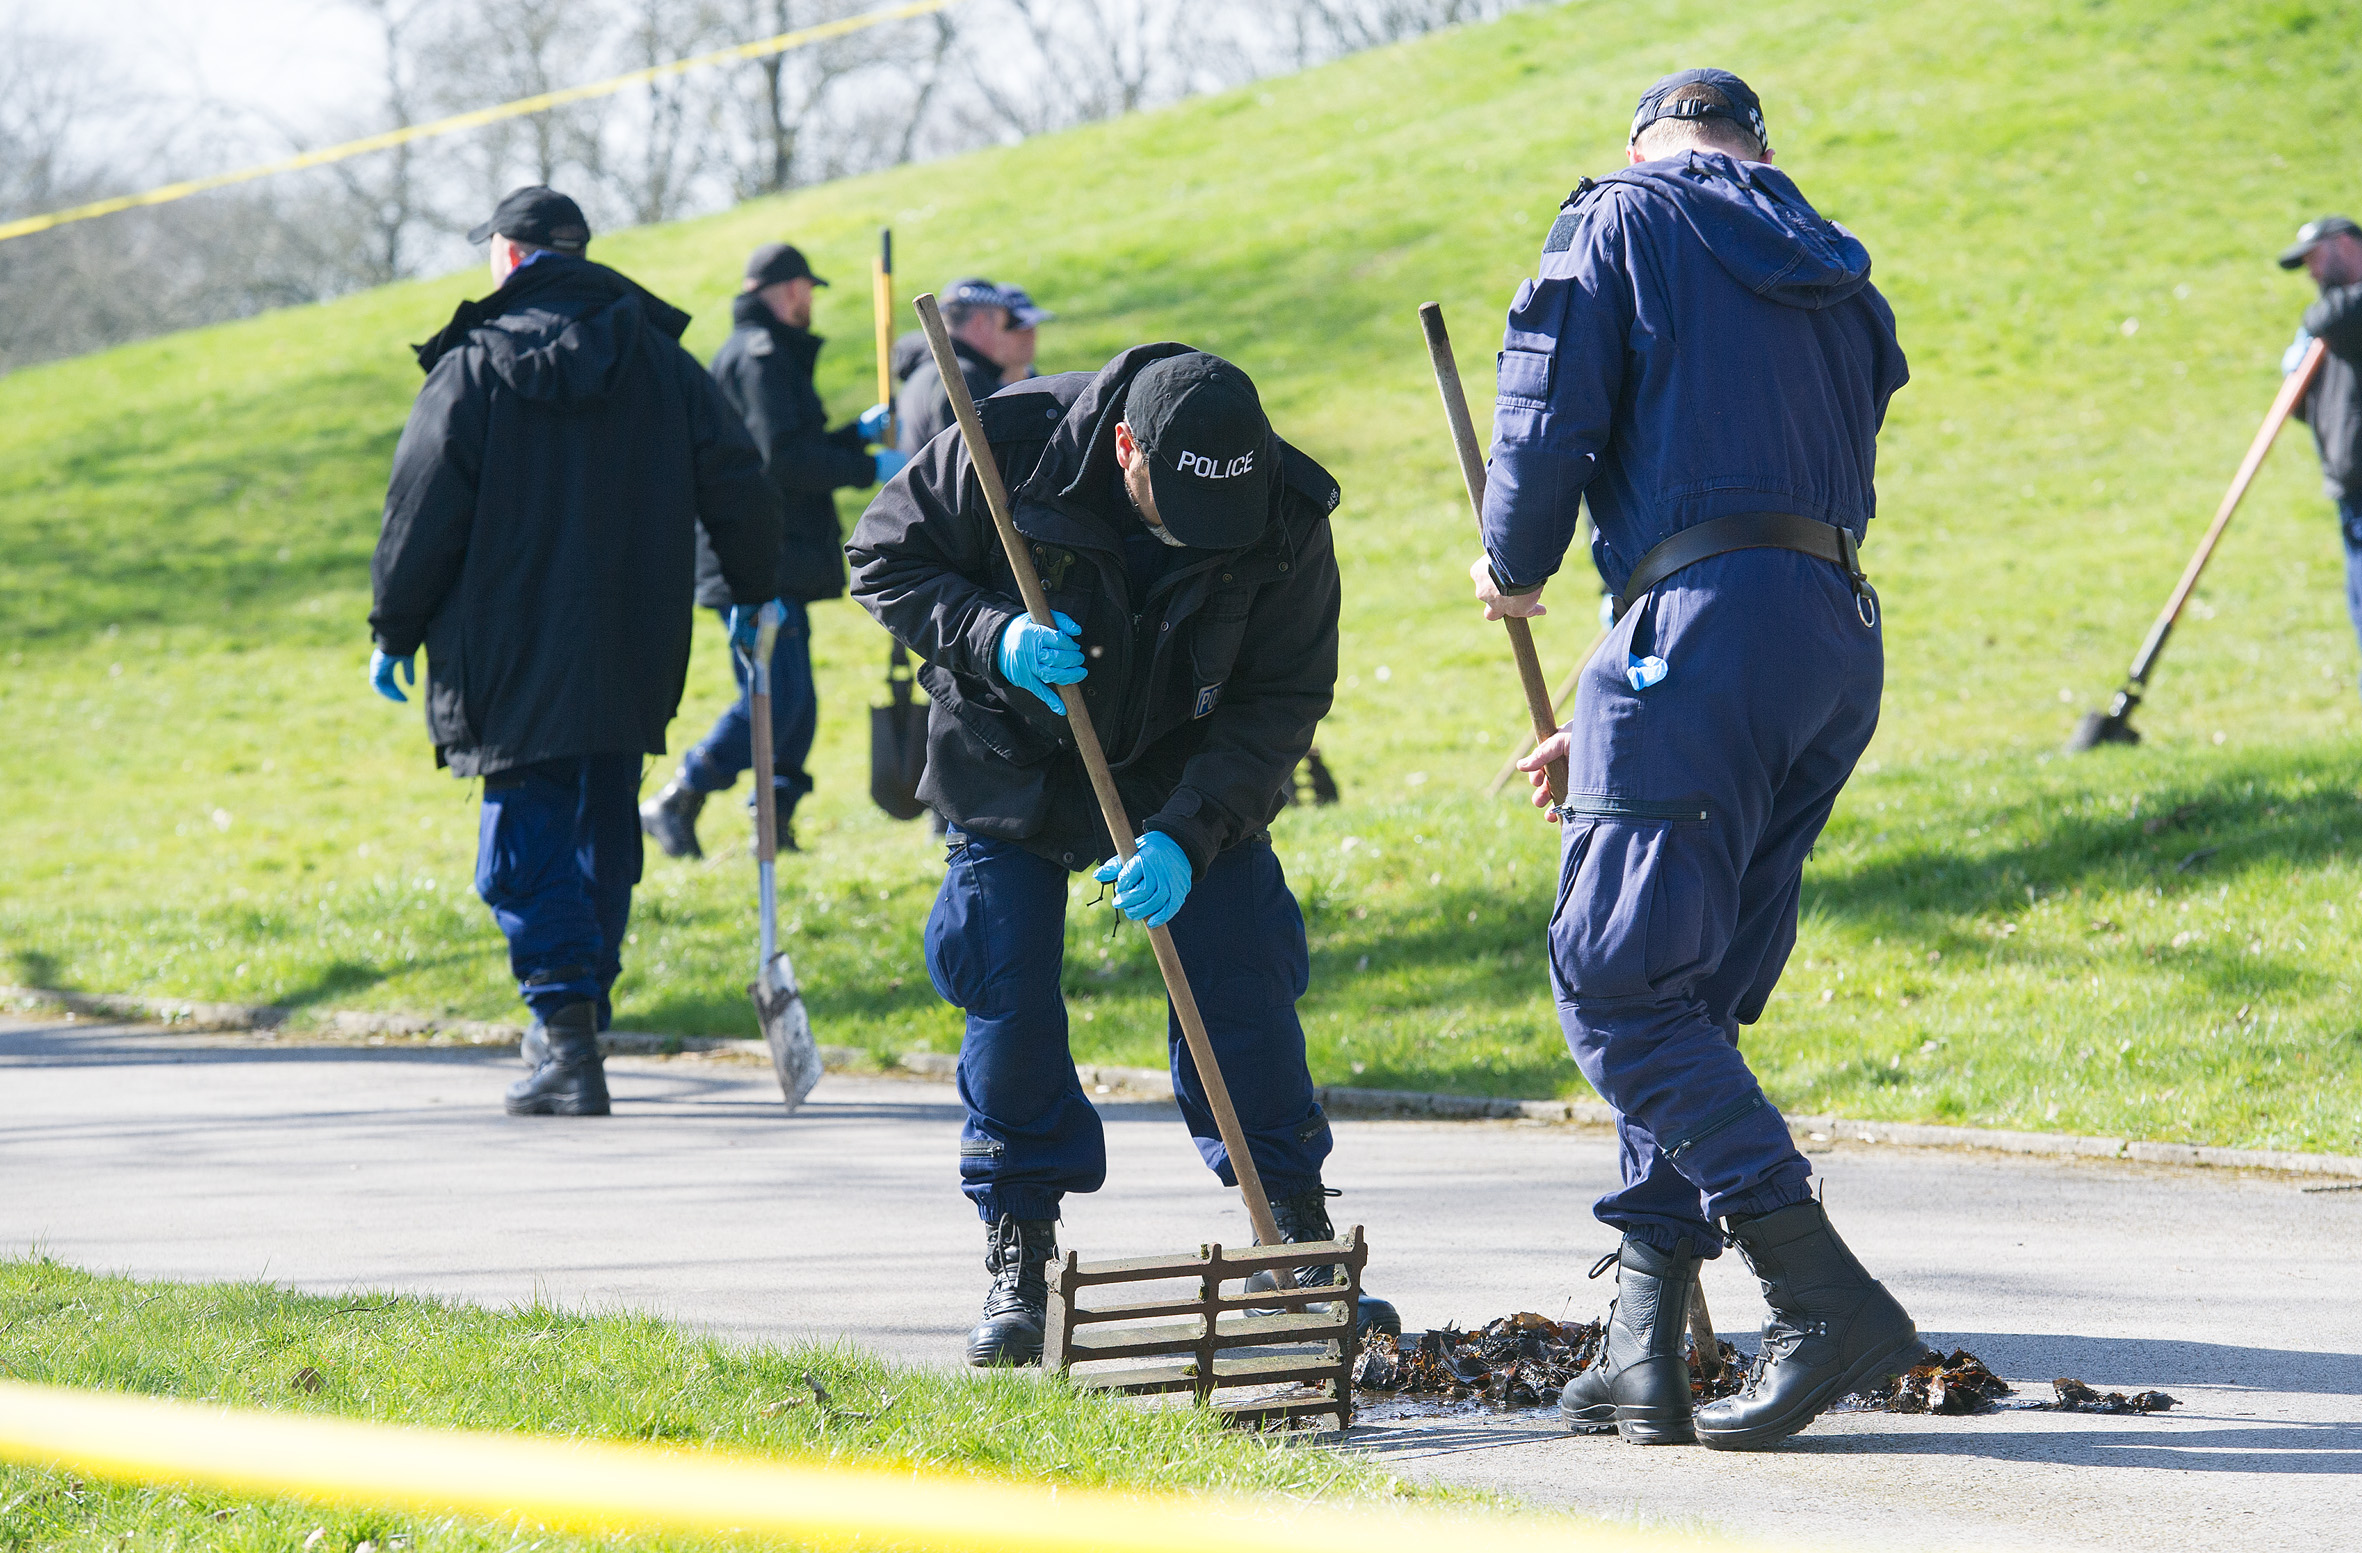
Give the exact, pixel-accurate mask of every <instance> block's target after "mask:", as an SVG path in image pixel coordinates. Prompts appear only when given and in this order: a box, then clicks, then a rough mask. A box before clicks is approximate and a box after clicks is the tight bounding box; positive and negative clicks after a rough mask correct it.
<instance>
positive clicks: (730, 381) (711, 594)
mask: <svg viewBox="0 0 2362 1553" xmlns="http://www.w3.org/2000/svg"><path fill="white" fill-rule="evenodd" d="M730 317H731V319H732V321H733V322H735V323H736V324H737V325H738V327H737V328H736V329H735V330H733V331H731V334H730V338H728V339H726V340H724V341H723V342H722V348H721V349H720V350H718V351H716V352H714V365H713V374H714V381H715V382H716V383H719V384H720V385H721V388H722V397H724V398H725V399H728V400H729V401H730V404H731V407H732V408H734V409H735V410H736V411H737V412H738V418H739V419H740V420H742V421H744V422H745V423H746V429H747V432H748V434H749V435H751V436H752V437H753V438H754V439H755V447H756V449H757V450H758V451H760V452H761V453H762V455H763V473H765V474H766V475H768V476H770V477H771V485H772V488H773V489H774V490H776V491H778V492H779V505H780V534H779V567H778V572H779V575H778V580H777V592H778V595H779V597H781V598H788V599H804V600H807V601H809V600H812V599H833V598H835V597H836V596H837V595H838V594H840V593H842V592H844V591H845V530H844V527H843V525H842V524H840V523H839V522H838V521H837V504H836V497H835V496H834V495H833V494H832V493H833V492H835V491H838V490H841V489H843V488H845V487H847V486H852V487H856V488H858V487H860V486H864V485H869V484H871V483H872V482H874V481H875V480H876V479H877V460H875V459H873V458H871V457H870V456H869V454H868V453H866V452H864V451H863V449H862V442H861V431H860V429H859V428H858V427H856V426H840V427H838V428H837V429H836V430H835V431H830V430H829V429H828V408H827V406H825V405H823V404H822V403H821V402H820V390H818V389H817V388H814V387H813V386H812V368H813V366H814V364H815V363H817V362H818V361H819V360H820V347H821V346H822V345H823V344H825V343H826V342H825V341H824V340H822V339H821V338H820V336H819V335H817V334H814V333H813V332H812V331H811V330H809V329H798V328H796V327H795V326H794V325H793V324H783V323H781V322H780V321H779V317H778V315H777V314H775V313H773V312H772V311H771V309H770V308H768V307H766V306H765V305H764V304H763V299H762V298H761V297H758V296H756V295H755V294H754V293H752V292H743V293H741V294H740V295H739V297H738V299H737V300H736V301H734V302H732V303H731V304H730ZM697 602H698V603H700V604H703V605H705V606H706V607H707V608H709V609H719V608H721V607H723V606H724V605H727V604H730V603H732V602H734V601H733V600H732V598H731V596H730V585H729V584H728V582H726V581H725V580H724V578H723V573H722V565H721V562H720V560H719V559H718V558H717V557H716V556H715V554H714V550H713V547H712V546H711V545H709V544H706V543H705V542H704V541H702V540H700V541H699V542H698V546H697Z"/></svg>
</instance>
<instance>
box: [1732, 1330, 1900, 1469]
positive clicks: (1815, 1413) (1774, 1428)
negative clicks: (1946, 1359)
mask: <svg viewBox="0 0 2362 1553" xmlns="http://www.w3.org/2000/svg"><path fill="white" fill-rule="evenodd" d="M1926 1349H1927V1345H1926V1344H1925V1343H1922V1342H1921V1341H1920V1340H1919V1328H1918V1327H1917V1326H1910V1327H1908V1328H1907V1329H1906V1330H1905V1331H1904V1334H1903V1335H1902V1336H1901V1337H1900V1338H1897V1339H1896V1340H1895V1341H1894V1342H1893V1343H1892V1344H1890V1345H1889V1346H1887V1347H1885V1348H1881V1349H1876V1350H1873V1351H1872V1352H1871V1353H1869V1354H1867V1355H1865V1356H1863V1357H1862V1358H1859V1359H1856V1360H1855V1361H1854V1362H1853V1363H1852V1364H1850V1365H1848V1366H1847V1367H1846V1368H1845V1369H1844V1370H1842V1371H1840V1372H1839V1373H1838V1374H1837V1375H1835V1376H1834V1377H1832V1378H1831V1379H1829V1380H1826V1381H1824V1382H1822V1383H1821V1384H1820V1385H1818V1386H1816V1387H1814V1388H1813V1389H1812V1390H1811V1391H1808V1392H1806V1393H1805V1395H1804V1398H1803V1400H1802V1401H1800V1402H1799V1403H1797V1405H1796V1406H1794V1407H1792V1408H1790V1409H1789V1410H1788V1411H1787V1412H1785V1413H1782V1414H1781V1415H1780V1416H1779V1417H1777V1418H1775V1419H1773V1420H1771V1421H1770V1422H1769V1423H1761V1424H1752V1425H1750V1426H1748V1427H1747V1428H1744V1429H1723V1430H1715V1429H1710V1428H1706V1427H1703V1426H1701V1427H1699V1428H1698V1430H1697V1436H1698V1443H1699V1444H1700V1445H1703V1446H1705V1447H1707V1448H1708V1449H1709V1450H1718V1451H1759V1450H1762V1449H1763V1448H1765V1447H1766V1446H1770V1445H1777V1444H1779V1443H1780V1441H1782V1440H1785V1439H1787V1438H1788V1437H1789V1436H1790V1435H1792V1434H1800V1433H1802V1432H1803V1430H1804V1428H1805V1426H1806V1425H1808V1424H1810V1423H1811V1422H1812V1421H1813V1420H1814V1419H1816V1418H1818V1417H1820V1416H1821V1415H1822V1414H1823V1413H1825V1412H1827V1411H1828V1410H1829V1404H1830V1403H1832V1402H1835V1401H1836V1400H1837V1399H1838V1398H1840V1397H1848V1396H1851V1395H1853V1394H1854V1393H1855V1392H1857V1391H1859V1390H1861V1389H1862V1388H1863V1387H1864V1386H1869V1385H1874V1384H1876V1383H1877V1382H1879V1381H1882V1380H1884V1379H1886V1378H1887V1377H1888V1376H1890V1375H1900V1374H1902V1373H1903V1371H1905V1370H1907V1369H1909V1368H1910V1367H1911V1366H1912V1364H1913V1363H1914V1362H1915V1361H1916V1360H1917V1359H1918V1358H1919V1356H1920V1354H1922V1353H1924V1352H1925V1351H1926Z"/></svg>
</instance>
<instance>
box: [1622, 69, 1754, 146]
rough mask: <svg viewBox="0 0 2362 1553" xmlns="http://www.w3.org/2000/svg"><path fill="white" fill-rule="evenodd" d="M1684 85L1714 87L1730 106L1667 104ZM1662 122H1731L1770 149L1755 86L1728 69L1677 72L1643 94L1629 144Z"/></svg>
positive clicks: (1629, 136)
mask: <svg viewBox="0 0 2362 1553" xmlns="http://www.w3.org/2000/svg"><path fill="white" fill-rule="evenodd" d="M1685 86H1711V87H1713V88H1714V89H1715V90H1716V91H1718V92H1720V93H1721V94H1722V95H1723V97H1724V99H1725V100H1726V101H1728V102H1729V104H1730V106H1729V107H1727V108H1725V107H1722V106H1720V105H1719V104H1716V103H1710V102H1697V101H1690V102H1677V103H1670V104H1669V103H1667V102H1666V101H1665V99H1666V98H1668V97H1670V96H1672V95H1673V94H1674V93H1675V92H1678V91H1680V90H1681V89H1682V88H1683V87H1685ZM1659 119H1728V120H1730V121H1731V122H1732V123H1733V124H1736V125H1738V126H1739V128H1741V129H1743V130H1745V131H1747V133H1749V134H1750V135H1753V136H1754V137H1755V143H1756V144H1757V145H1759V146H1761V147H1763V149H1764V150H1766V151H1769V150H1770V149H1771V136H1769V135H1767V134H1765V133H1764V129H1763V104H1762V103H1761V102H1759V101H1758V100H1757V99H1756V96H1755V91H1754V89H1753V88H1752V87H1750V86H1748V84H1747V83H1746V82H1744V81H1742V80H1740V79H1739V78H1738V77H1737V76H1735V75H1732V74H1731V73H1730V72H1729V71H1727V70H1676V71H1674V72H1673V74H1671V75H1669V76H1667V77H1665V79H1663V80H1662V81H1659V82H1658V83H1657V84H1656V85H1654V86H1652V87H1650V88H1649V89H1648V90H1647V91H1645V92H1643V93H1641V94H1640V106H1639V107H1638V108H1637V109H1635V110H1634V111H1633V114H1632V133H1631V134H1629V135H1627V136H1625V137H1624V138H1625V140H1626V141H1627V142H1630V141H1634V140H1638V139H1639V138H1640V132H1641V131H1642V130H1644V129H1646V128H1648V127H1649V126H1650V125H1651V124H1654V123H1656V122H1657V120H1659Z"/></svg>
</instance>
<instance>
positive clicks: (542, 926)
mask: <svg viewBox="0 0 2362 1553" xmlns="http://www.w3.org/2000/svg"><path fill="white" fill-rule="evenodd" d="M468 236H469V240H470V241H473V242H478V243H486V242H488V243H489V245H490V262H491V267H492V278H493V280H494V282H495V283H496V285H497V289H496V290H495V291H494V292H493V293H492V295H491V296H489V297H486V298H484V299H483V300H482V301H477V302H466V303H462V304H461V305H460V307H459V310H458V311H457V312H456V313H455V314H453V316H452V319H451V322H450V323H449V324H448V325H447V326H446V327H445V328H444V329H443V330H442V332H441V333H439V334H437V335H436V336H435V337H434V338H433V339H432V340H429V341H428V342H427V343H426V344H424V345H421V346H419V347H418V348H417V349H418V362H419V365H420V366H421V367H422V368H424V369H425V371H426V374H427V378H426V386H425V387H424V388H422V389H421V390H420V391H419V395H418V400H417V402H416V403H415V404H414V405H412V407H411V410H410V420H409V424H408V425H407V426H405V427H404V428H403V430H402V440H401V442H400V444H399V445H398V446H397V447H396V448H395V450H394V469H393V480H392V483H391V485H390V487H389V488H388V490H387V492H386V504H385V527H384V530H383V532H382V533H381V535H380V536H379V539H378V543H377V555H376V559H375V561H374V562H373V564H372V566H371V569H370V570H371V580H372V582H373V583H374V585H375V603H374V607H373V608H372V609H371V610H370V614H369V625H370V629H371V630H372V631H373V632H374V633H375V636H376V644H377V645H376V651H375V652H374V653H373V654H372V655H371V657H370V664H369V680H370V683H371V685H373V686H374V687H375V688H376V690H377V691H378V693H379V694H380V695H383V696H385V697H386V698H387V699H389V700H393V701H406V700H408V699H409V698H408V697H407V696H406V695H404V694H403V691H402V688H401V687H402V685H403V684H415V683H416V680H415V671H414V668H413V662H414V657H415V654H416V653H417V651H418V649H419V648H420V647H421V646H422V645H423V646H424V647H425V648H426V650H427V684H426V698H425V699H426V721H427V732H428V734H429V736H430V737H432V738H433V740H434V741H435V763H436V764H437V765H442V766H448V767H450V769H451V772H452V774H453V775H454V776H459V777H480V778H482V779H483V783H484V807H483V818H482V824H481V826H480V828H479V830H478V833H477V852H476V890H477V892H478V893H479V894H481V895H482V896H483V898H484V902H485V904H486V905H488V906H490V907H491V908H492V915H493V918H494V920H496V921H497V922H498V923H499V924H500V929H501V931H502V933H504V934H505V935H507V938H508V943H509V964H510V967H511V969H512V970H513V971H514V972H515V975H516V979H517V986H518V990H519V992H520V994H521V995H522V996H523V997H524V999H525V1002H526V1003H527V1005H528V1006H529V1007H530V1008H531V1009H532V1011H533V1015H534V1021H535V1026H536V1030H535V1036H536V1037H537V1039H535V1040H534V1041H533V1042H532V1043H531V1044H533V1045H534V1046H535V1047H536V1048H537V1049H538V1050H539V1052H540V1053H541V1056H540V1060H539V1061H538V1062H537V1063H536V1064H535V1066H534V1071H533V1072H532V1074H531V1075H530V1076H528V1077H527V1078H526V1079H525V1080H524V1081H523V1082H521V1083H519V1084H517V1085H516V1086H515V1087H514V1088H512V1089H510V1090H509V1092H508V1109H509V1111H510V1112H511V1113H512V1114H518V1115H560V1116H603V1115H605V1114H607V1110H608V1096H607V1082H606V1074H605V1071H604V1069H603V1068H602V1067H601V1065H600V1061H599V1049H598V1032H599V1031H601V1030H603V1029H605V1028H606V1027H607V1024H608V1020H609V1016H610V1012H611V1010H610V1002H609V1000H610V997H611V994H612V992H613V989H614V986H615V979H616V977H617V975H618V974H619V973H620V972H621V970H622V965H623V959H622V954H623V943H624V934H625V929H626V925H627V923H628V922H629V920H630V916H631V892H632V886H633V885H634V884H636V883H638V882H639V878H640V828H639V825H638V823H637V815H636V814H635V812H634V803H635V800H636V798H637V796H638V792H639V786H640V766H641V762H642V761H643V760H644V759H645V758H646V757H647V756H649V755H660V754H662V753H663V752H664V733H665V726H666V725H667V724H668V723H670V722H671V721H672V719H673V714H674V713H675V712H677V711H678V710H679V709H680V703H681V687H682V683H683V681H684V679H685V678H686V675H687V672H688V666H689V627H690V622H691V611H690V607H689V591H690V582H691V578H692V576H693V575H694V572H695V568H696V558H697V545H698V543H699V541H700V540H701V539H702V540H703V541H704V542H706V543H708V544H710V546H711V549H712V552H713V554H714V556H715V557H716V560H717V564H718V566H719V568H720V570H721V573H722V576H723V577H724V578H725V579H726V583H725V585H726V587H727V588H728V590H729V597H730V599H731V602H732V604H733V606H734V608H733V615H734V620H733V631H734V634H736V635H737V636H739V637H740V638H742V639H743V640H744V641H746V642H747V643H748V644H749V645H751V644H752V642H753V638H754V617H755V613H756V610H757V608H758V607H759V606H760V605H761V604H762V603H763V602H764V601H765V600H767V599H769V598H770V597H771V595H772V588H773V567H774V557H775V555H776V553H777V550H778V547H779V517H778V498H777V496H776V495H774V494H773V492H772V490H771V487H770V486H769V485H768V484H767V483H765V481H764V479H763V470H762V462H761V459H760V458H759V456H758V455H757V454H756V452H755V448H754V445H753V444H752V443H751V442H750V441H749V440H748V439H747V435H746V431H745V429H744V428H743V427H742V426H740V425H739V422H738V417H737V416H736V415H735V414H734V413H732V410H731V407H730V405H729V403H728V402H727V401H726V400H724V399H723V398H722V395H721V393H720V392H719V391H718V390H717V389H716V388H715V387H714V383H713V379H711V378H710V377H708V376H707V375H706V373H705V369H704V368H702V367H700V366H699V365H698V364H697V359H696V358H695V357H694V356H691V355H690V354H689V353H688V352H687V351H685V350H683V349H682V348H681V347H680V345H679V343H678V341H679V338H680V333H681V330H682V329H683V328H684V327H686V326H687V324H688V322H689V315H688V314H686V313H684V312H682V311H681V310H680V309H678V308H676V307H673V306H672V305H671V304H669V303H667V302H664V301H662V300H660V299H658V298H657V297H654V296H652V295H650V294H649V293H648V292H647V291H645V290H643V289H641V288H640V286H639V285H637V284H636V283H634V282H633V281H631V280H630V279H628V278H626V277H625V276H622V275H619V274H617V273H616V272H615V271H613V270H611V269H608V268H606V267H605V266H603V265H598V264H593V263H591V262H590V260H588V259H586V258H584V257H583V252H584V249H585V248H586V247H587V246H588V244H589V242H590V226H589V224H588V223H587V222H585V221H584V220H583V217H582V211H581V210H580V208H579V207H577V206H576V205H575V203H574V201H572V200H571V199H568V198H567V197H566V196H565V195H563V194H559V193H556V192H555V191H553V190H550V189H546V188H541V187H538V186H536V187H531V188H523V189H518V190H516V191H515V192H514V193H512V194H510V195H509V196H508V197H507V198H506V199H503V200H502V201H501V202H500V206H499V208H498V209H497V210H495V211H494V212H493V214H492V219H491V220H489V221H487V222H485V223H484V224H483V225H482V226H480V227H478V228H476V229H475V231H473V232H471V233H469V234H468ZM397 676H398V679H397Z"/></svg>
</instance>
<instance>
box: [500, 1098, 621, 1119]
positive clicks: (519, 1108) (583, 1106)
mask: <svg viewBox="0 0 2362 1553" xmlns="http://www.w3.org/2000/svg"><path fill="white" fill-rule="evenodd" d="M502 1109H503V1110H505V1111H507V1112H508V1114H509V1115H511V1116H612V1115H614V1114H615V1111H614V1108H613V1107H612V1106H611V1105H609V1104H608V1103H607V1102H606V1101H604V1100H599V1101H588V1100H574V1099H565V1100H556V1099H535V1100H511V1101H509V1102H508V1103H507V1104H506V1105H504V1106H503V1107H502Z"/></svg>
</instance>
